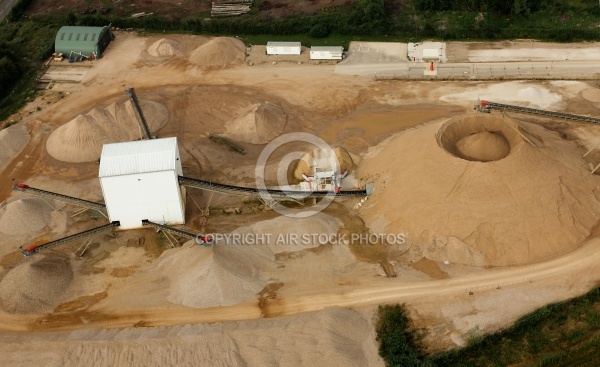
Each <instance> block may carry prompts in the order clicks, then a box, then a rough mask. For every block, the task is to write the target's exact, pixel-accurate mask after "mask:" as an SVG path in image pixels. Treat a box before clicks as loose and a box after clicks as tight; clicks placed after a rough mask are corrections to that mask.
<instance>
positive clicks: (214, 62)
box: [190, 37, 246, 68]
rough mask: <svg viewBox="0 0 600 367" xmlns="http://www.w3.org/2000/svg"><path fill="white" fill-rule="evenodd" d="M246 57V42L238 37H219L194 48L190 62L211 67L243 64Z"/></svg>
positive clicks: (203, 66) (202, 66)
mask: <svg viewBox="0 0 600 367" xmlns="http://www.w3.org/2000/svg"><path fill="white" fill-rule="evenodd" d="M245 58H246V46H245V45H244V42H242V41H240V40H239V39H236V38H229V37H217V38H213V39H212V40H210V41H208V42H207V43H205V44H203V45H202V46H200V47H198V48H197V49H196V50H194V51H193V52H192V54H191V55H190V62H191V63H192V64H195V65H198V66H200V67H201V68H211V67H224V66H228V65H237V64H241V63H243V62H244V59H245Z"/></svg>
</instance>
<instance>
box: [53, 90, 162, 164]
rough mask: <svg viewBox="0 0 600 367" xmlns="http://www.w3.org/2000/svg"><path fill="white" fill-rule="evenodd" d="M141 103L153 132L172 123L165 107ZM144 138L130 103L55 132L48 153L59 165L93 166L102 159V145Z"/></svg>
mask: <svg viewBox="0 0 600 367" xmlns="http://www.w3.org/2000/svg"><path fill="white" fill-rule="evenodd" d="M140 103H141V105H142V110H143V112H144V116H145V117H146V120H147V122H148V126H149V127H150V130H151V131H152V132H156V131H157V130H159V129H161V128H162V127H163V126H165V124H166V123H167V121H168V120H169V111H168V110H167V108H166V107H165V106H163V105H162V104H160V103H158V102H153V101H140ZM141 134H142V133H141V131H140V127H139V123H138V120H137V118H136V115H135V111H134V108H133V106H132V104H131V102H130V101H127V102H125V103H113V104H111V105H109V106H107V107H106V108H94V109H92V110H91V111H89V112H88V113H85V114H82V115H79V116H77V117H75V118H74V119H73V120H71V121H69V122H67V123H66V124H64V125H62V126H61V127H59V128H58V129H56V130H54V131H53V132H52V134H50V136H49V137H48V141H47V142H46V149H47V150H48V153H50V155H51V156H52V157H54V158H56V159H58V160H60V161H64V162H74V163H78V162H93V161H95V160H97V159H98V158H100V153H101V152H102V145H104V144H107V143H117V142H122V141H129V140H135V139H139V138H140V136H142V135H141Z"/></svg>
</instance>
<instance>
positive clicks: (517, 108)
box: [481, 101, 600, 124]
mask: <svg viewBox="0 0 600 367" xmlns="http://www.w3.org/2000/svg"><path fill="white" fill-rule="evenodd" d="M481 107H483V108H497V109H501V110H510V111H515V112H522V113H531V114H534V115H543V116H552V117H559V118H564V119H569V120H577V121H585V122H592V123H595V124H598V123H600V118H595V117H589V116H581V115H573V114H570V113H563V112H554V111H547V110H538V109H535V108H529V107H521V106H514V105H509V104H502V103H496V102H490V101H481Z"/></svg>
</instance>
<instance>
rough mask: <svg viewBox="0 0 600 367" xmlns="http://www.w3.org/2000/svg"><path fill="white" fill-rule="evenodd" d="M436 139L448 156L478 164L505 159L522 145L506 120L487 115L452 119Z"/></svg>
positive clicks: (519, 138) (442, 128)
mask: <svg viewBox="0 0 600 367" xmlns="http://www.w3.org/2000/svg"><path fill="white" fill-rule="evenodd" d="M436 138H437V141H438V145H439V146H440V147H441V148H442V149H444V150H445V151H446V152H448V153H450V154H451V155H453V156H455V157H458V158H461V159H464V160H467V161H475V162H493V161H499V160H501V159H504V158H506V157H507V156H508V155H509V154H510V152H511V150H512V148H513V147H514V146H515V145H516V144H517V143H519V141H521V137H520V136H519V134H518V133H517V132H516V131H515V129H513V128H512V127H511V126H510V125H509V123H507V122H505V121H504V120H503V119H502V117H498V116H494V115H483V114H476V115H467V116H457V117H455V118H453V119H450V120H449V121H448V122H446V123H445V124H444V125H443V126H442V127H441V128H440V129H439V131H438V133H437V136H436Z"/></svg>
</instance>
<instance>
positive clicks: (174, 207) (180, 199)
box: [99, 138, 185, 229]
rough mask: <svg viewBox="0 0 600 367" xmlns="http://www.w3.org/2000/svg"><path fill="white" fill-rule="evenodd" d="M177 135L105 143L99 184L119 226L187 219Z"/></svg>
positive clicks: (127, 226) (109, 214) (110, 215)
mask: <svg viewBox="0 0 600 367" xmlns="http://www.w3.org/2000/svg"><path fill="white" fill-rule="evenodd" d="M182 174H183V172H182V170H181V159H180V157H179V149H178V147H177V138H165V139H153V140H140V141H131V142H125V143H115V144H105V145H104V146H103V148H102V155H101V156H100V172H99V177H100V186H101V187H102V193H103V194H104V203H105V204H106V210H107V212H108V217H109V219H110V221H111V222H113V221H119V222H120V223H121V225H120V227H119V228H120V229H131V228H139V227H142V220H144V219H147V220H149V221H152V222H156V223H160V224H183V223H184V222H185V189H184V188H182V187H180V185H179V178H178V176H181V175H182Z"/></svg>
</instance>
